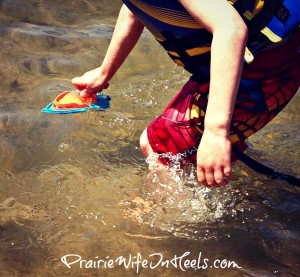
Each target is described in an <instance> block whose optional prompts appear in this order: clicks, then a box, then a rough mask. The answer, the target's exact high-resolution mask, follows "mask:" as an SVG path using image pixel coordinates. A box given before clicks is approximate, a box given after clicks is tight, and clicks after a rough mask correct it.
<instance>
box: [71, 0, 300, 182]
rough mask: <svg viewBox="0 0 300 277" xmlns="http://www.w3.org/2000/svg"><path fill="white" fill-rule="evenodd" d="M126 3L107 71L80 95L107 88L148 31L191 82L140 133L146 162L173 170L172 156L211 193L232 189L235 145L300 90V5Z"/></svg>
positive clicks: (180, 0) (94, 74)
mask: <svg viewBox="0 0 300 277" xmlns="http://www.w3.org/2000/svg"><path fill="white" fill-rule="evenodd" d="M123 2H124V5H123V6H122V8H121V10H120V14H119V17H118V20H117V23H116V26H115V30H114V34H113V37H112V39H111V43H110V45H109V47H108V50H107V53H106V55H105V58H104V60H103V62H102V65H101V66H100V67H98V68H95V69H93V70H91V71H88V72H86V73H84V74H83V75H82V76H81V77H76V78H74V79H73V80H72V82H73V84H74V85H75V86H76V88H77V89H79V90H80V91H81V96H83V97H87V96H89V95H90V94H93V93H96V92H99V91H101V90H102V89H104V88H105V87H106V85H107V83H108V82H109V81H110V79H111V78H112V77H113V76H114V74H115V73H116V72H117V70H118V69H119V68H120V66H121V65H122V63H123V62H124V60H125V59H126V57H127V56H128V54H129V53H130V52H131V50H132V49H133V47H134V46H135V44H136V43H137V41H138V39H139V37H140V35H141V33H142V31H143V29H144V27H146V28H147V29H148V30H149V31H150V32H151V33H152V34H153V35H154V37H155V38H156V39H157V40H158V42H159V43H161V44H162V46H163V47H164V48H165V50H166V51H167V53H168V54H169V56H170V57H171V58H172V59H173V60H174V61H175V62H176V63H177V64H178V65H180V66H183V67H184V68H185V69H186V70H187V71H189V72H190V73H191V74H192V75H191V78H190V80H189V81H188V82H187V83H186V84H185V85H184V86H183V88H182V89H181V90H180V91H179V92H178V93H177V94H176V96H175V97H174V98H173V99H172V100H171V102H170V103H169V104H168V106H167V107H166V109H165V111H164V112H163V114H162V115H160V116H158V117H156V118H155V119H154V120H153V121H152V123H151V124H150V125H149V126H148V127H147V128H146V129H145V131H144V132H143V133H142V135H141V139H140V145H141V149H142V152H143V154H144V155H145V157H147V156H149V155H150V154H152V153H154V152H155V153H158V154H159V160H160V162H162V163H164V164H168V162H169V161H168V155H167V153H172V155H177V156H179V157H180V158H181V160H182V164H185V163H194V164H197V177H198V180H199V181H200V182H201V183H202V184H203V185H204V186H208V187H220V186H224V185H226V184H227V183H228V181H229V180H231V179H232V168H231V162H232V160H233V159H234V153H232V152H233V151H232V145H233V146H234V147H235V148H238V149H240V150H244V149H245V144H244V141H245V139H246V138H247V137H249V136H250V135H252V134H253V133H255V132H256V131H258V130H259V129H261V128H262V127H263V126H265V125H266V124H267V123H268V122H270V121H271V120H272V119H273V118H274V117H275V116H276V115H277V114H278V113H279V112H280V111H281V110H282V109H283V108H284V106H285V105H286V104H287V103H288V102H289V101H290V100H291V99H292V97H293V96H294V95H295V93H296V92H297V90H298V89H299V84H300V52H299V46H300V32H299V18H300V4H299V3H300V1H298V0H285V1H280V0H273V1H261V0H253V1H247V0H236V1H234V0H231V1H227V0H209V1H206V0H164V1H160V0H124V1H123ZM297 13H298V14H297ZM295 18H296V19H297V20H298V21H295ZM278 22H279V23H278ZM280 24H281V25H280ZM274 26H275V27H274ZM278 26H280V27H283V28H288V31H286V32H285V33H284V32H282V34H283V35H282V37H281V36H280V34H279V35H278V34H277V33H276V32H275V31H274V30H272V27H274V28H275V29H276V28H278ZM279 33H280V32H279ZM208 95H209V97H208Z"/></svg>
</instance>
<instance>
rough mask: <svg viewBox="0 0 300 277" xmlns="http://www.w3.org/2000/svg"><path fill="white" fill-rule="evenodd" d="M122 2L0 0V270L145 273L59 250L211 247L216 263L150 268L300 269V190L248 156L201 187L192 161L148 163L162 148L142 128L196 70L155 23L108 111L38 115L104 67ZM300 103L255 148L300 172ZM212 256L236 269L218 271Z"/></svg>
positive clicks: (205, 272)
mask: <svg viewBox="0 0 300 277" xmlns="http://www.w3.org/2000/svg"><path fill="white" fill-rule="evenodd" d="M120 6H121V1H114V2H112V1H106V0H105V1H104V0H102V1H91V0H90V1H88V0H86V1H43V0H39V1H26V2H24V1H21V0H19V1H16V0H4V1H0V34H1V40H0V54H1V60H0V64H1V67H0V78H1V82H0V88H1V90H0V94H1V102H0V248H1V252H0V275H1V276H136V267H134V268H128V269H126V268H125V267H124V266H122V265H121V266H117V265H115V267H114V268H111V269H109V268H103V267H104V266H102V267H101V268H80V264H79V263H76V264H73V265H72V266H71V268H68V267H67V266H66V265H65V264H63V263H62V262H61V257H63V256H64V255H67V254H77V255H80V256H81V257H82V259H85V260H94V261H95V260H99V259H103V260H106V261H108V260H109V259H116V258H118V257H120V256H124V257H129V256H130V255H132V256H133V257H134V256H136V255H137V253H140V254H141V255H142V257H143V259H148V260H149V261H150V260H151V254H153V253H160V254H161V255H163V256H164V259H165V260H166V259H172V258H174V256H175V255H177V256H181V255H183V254H184V253H185V252H190V255H189V256H188V257H185V258H184V259H190V260H191V259H198V257H199V253H201V254H202V260H201V262H202V265H203V259H204V258H207V259H209V266H208V268H202V269H198V270H194V269H187V271H183V270H182V269H180V268H175V267H174V266H169V268H167V267H166V266H158V267H157V268H153V269H150V268H144V269H142V270H140V271H139V275H141V276H220V275H222V276H230V277H231V276H232V277H235V276H264V277H265V276H268V277H269V276H300V270H299V262H300V261H299V246H300V243H299V242H300V241H299V233H300V225H299V211H300V194H299V190H297V189H295V188H294V187H291V186H289V185H288V184H287V183H286V182H284V181H275V180H269V179H267V178H265V177H263V176H261V175H258V174H256V173H254V172H253V171H251V170H250V169H248V168H246V167H245V166H244V165H242V164H240V163H238V164H236V165H235V167H234V170H235V180H234V181H233V182H232V184H230V185H229V186H227V187H226V188H223V189H218V190H209V189H206V188H203V187H199V185H198V184H197V182H196V181H195V172H194V168H193V167H192V166H191V167H189V168H187V169H186V170H185V171H182V170H180V169H178V168H177V167H176V164H175V165H174V167H173V168H172V169H171V170H170V171H168V172H166V171H165V170H164V169H161V168H154V170H153V171H151V172H150V171H149V170H148V163H150V164H151V163H152V162H153V160H154V159H155V157H152V158H150V159H149V160H148V161H147V162H148V163H147V162H146V161H145V160H144V159H143V157H142V154H141V152H140V151H139V148H138V140H139V135H140V133H141V132H142V131H143V129H144V128H145V127H146V126H147V125H148V124H149V122H150V121H151V119H152V118H153V117H154V116H156V115H157V114H159V113H160V112H161V111H162V110H163V108H164V106H165V105H166V103H167V102H168V100H169V99H170V98H171V97H172V96H173V95H174V93H175V92H176V91H177V90H178V89H179V88H180V87H181V86H182V85H183V84H184V82H185V81H186V80H187V79H188V75H187V74H186V73H184V72H183V71H182V70H181V69H180V68H178V67H176V66H174V65H173V63H172V61H170V60H169V59H168V57H167V56H166V55H165V53H163V51H162V50H161V49H160V47H159V46H157V43H156V42H155V41H154V39H152V38H151V36H150V35H149V34H148V33H147V32H145V33H144V34H143V36H142V39H141V41H140V42H139V44H138V45H137V47H136V49H135V50H134V51H133V53H132V54H131V55H130V57H129V58H128V60H127V61H126V63H125V64H124V66H123V67H122V69H121V70H120V71H119V73H118V74H117V75H116V76H115V77H114V79H113V80H112V81H111V86H110V89H108V90H107V91H106V92H107V93H108V94H109V95H110V96H111V97H112V102H111V108H110V109H109V110H108V111H105V112H95V111H89V112H87V113H83V114H73V115H48V114H42V113H41V112H40V110H41V109H42V108H43V107H44V106H45V105H46V104H48V103H49V102H50V101H52V100H53V98H54V97H55V96H56V95H57V94H58V93H60V92H61V91H62V90H65V89H70V88H72V85H71V83H70V79H71V78H72V77H74V76H78V75H80V74H82V73H83V72H85V71H86V70H89V69H92V68H93V67H95V66H97V65H98V64H99V63H101V61H102V59H103V57H104V54H105V51H106V48H107V46H108V43H109V40H110V37H111V35H112V31H113V26H114V23H115V20H116V16H117V14H118V10H119V8H120ZM299 104H300V97H299V95H296V97H295V98H294V99H293V101H292V102H291V103H290V104H289V105H288V107H286V109H285V110H284V111H283V112H282V113H281V114H280V116H278V117H277V118H276V119H275V120H274V121H273V122H272V123H271V124H269V125H268V126H267V127H266V128H265V129H264V130H262V131H260V132H259V133H257V134H256V135H254V136H253V137H251V139H250V142H251V143H252V145H253V149H250V150H249V153H250V154H251V155H252V156H254V157H256V158H258V159H259V160H261V161H263V162H265V163H266V164H268V165H270V166H272V167H274V168H276V169H280V170H281V171H284V172H286V173H289V174H293V175H296V176H299V175H300V171H299V161H300V160H299V157H300V155H299V152H300V147H299V146H300V137H299V118H300V112H299V109H298V106H299ZM149 256H150V257H149ZM155 257H156V258H157V257H158V256H155ZM70 259H71V258H70ZM152 259H153V257H152ZM215 259H221V260H222V259H226V260H228V261H234V262H235V263H236V264H237V265H238V266H239V268H229V269H224V268H223V269H222V268H219V269H217V268H214V267H210V265H211V264H212V262H213V261H214V260H215ZM73 260H74V257H73ZM83 267H84V265H83ZM90 267H91V266H90Z"/></svg>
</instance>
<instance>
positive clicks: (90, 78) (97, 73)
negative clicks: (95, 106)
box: [72, 67, 109, 97]
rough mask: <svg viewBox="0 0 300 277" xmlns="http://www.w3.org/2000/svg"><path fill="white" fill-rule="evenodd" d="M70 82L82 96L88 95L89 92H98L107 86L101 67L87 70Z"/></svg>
mask: <svg viewBox="0 0 300 277" xmlns="http://www.w3.org/2000/svg"><path fill="white" fill-rule="evenodd" d="M72 83H73V85H74V86H75V87H76V88H77V89H78V90H80V95H81V96H82V97H89V96H90V94H94V93H97V92H100V91H102V90H103V89H106V88H108V86H109V84H108V83H107V82H106V81H105V80H104V78H103V76H102V74H101V67H98V68H95V69H93V70H91V71H88V72H86V73H84V74H83V75H82V76H81V77H76V78H73V79H72Z"/></svg>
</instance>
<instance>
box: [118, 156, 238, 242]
mask: <svg viewBox="0 0 300 277" xmlns="http://www.w3.org/2000/svg"><path fill="white" fill-rule="evenodd" d="M164 155H167V156H168V158H169V159H170V166H168V167H166V166H164V165H162V164H160V163H158V162H157V159H158V157H159V155H157V154H154V155H151V156H150V157H148V158H147V160H146V162H147V163H148V165H149V168H150V169H151V171H150V172H149V174H148V176H147V178H146V180H145V184H144V185H143V187H142V189H141V195H140V196H135V197H134V198H133V199H127V200H126V201H125V203H123V204H124V205H125V207H126V214H127V215H128V216H130V217H131V218H134V219H135V220H136V221H137V222H138V223H140V224H148V225H150V226H151V227H153V228H157V229H160V230H162V231H167V232H171V233H173V234H174V235H175V236H180V237H189V238H193V239H199V238H202V239H207V238H208V237H210V238H212V237H213V238H216V234H215V231H212V229H215V228H216V226H217V225H218V224H222V223H223V219H224V218H225V217H228V216H229V217H231V218H232V217H235V216H236V215H237V212H238V210H237V208H236V207H235V203H236V201H237V198H238V196H237V195H235V193H234V191H233V190H232V188H231V187H230V186H227V187H225V188H218V189H215V188H214V189H209V188H207V187H204V186H202V185H201V184H200V183H199V182H198V180H197V177H196V169H195V166H194V165H192V164H188V165H187V166H186V167H184V168H181V167H180V160H181V157H180V156H173V155H171V154H169V153H168V154H164Z"/></svg>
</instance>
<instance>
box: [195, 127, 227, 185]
mask: <svg viewBox="0 0 300 277" xmlns="http://www.w3.org/2000/svg"><path fill="white" fill-rule="evenodd" d="M197 176H198V180H199V181H200V182H201V184H202V185H204V186H207V187H220V186H225V185H226V184H227V183H228V182H229V181H230V180H231V179H232V175H231V142H230V139H229V135H228V134H227V132H225V133H223V132H221V133H218V132H213V131H210V130H205V131H204V133H203V136H202V139H201V143H200V145H199V148H198V152H197Z"/></svg>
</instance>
